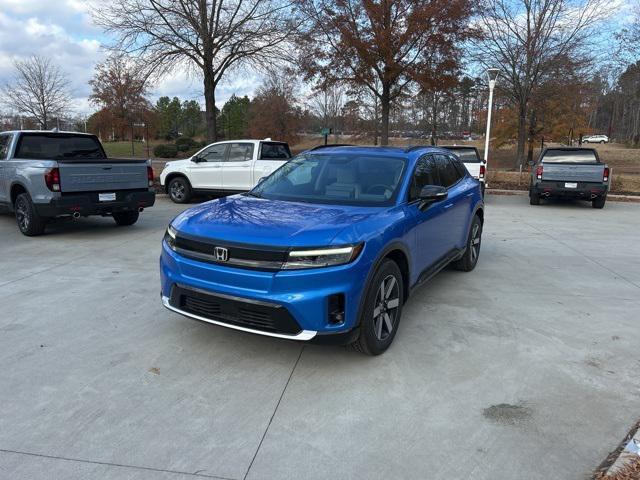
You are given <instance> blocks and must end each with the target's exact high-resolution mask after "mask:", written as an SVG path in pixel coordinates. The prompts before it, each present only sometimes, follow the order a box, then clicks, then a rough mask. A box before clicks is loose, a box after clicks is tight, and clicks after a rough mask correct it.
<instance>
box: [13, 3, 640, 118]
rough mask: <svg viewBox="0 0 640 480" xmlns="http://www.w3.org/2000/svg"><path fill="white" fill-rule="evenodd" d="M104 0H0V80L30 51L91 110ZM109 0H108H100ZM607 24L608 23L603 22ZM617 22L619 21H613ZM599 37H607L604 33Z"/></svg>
mask: <svg viewBox="0 0 640 480" xmlns="http://www.w3.org/2000/svg"><path fill="white" fill-rule="evenodd" d="M99 1H102V0H0V85H1V84H4V83H5V82H7V81H8V80H9V79H10V78H11V74H12V59H14V58H26V57H28V56H30V55H33V54H38V55H40V56H44V57H48V58H50V59H52V61H53V62H54V63H55V64H57V65H58V66H60V68H61V69H62V70H63V72H64V73H65V74H66V75H67V76H68V78H69V79H70V81H71V86H72V94H73V97H74V99H75V101H74V108H75V113H78V114H87V113H90V112H92V111H94V110H95V108H94V107H93V106H91V105H89V104H88V102H87V97H88V95H89V94H90V93H91V89H90V87H89V85H88V84H87V82H88V80H89V79H90V78H91V76H92V74H93V70H94V66H95V64H96V63H97V62H99V61H101V60H102V59H104V57H105V52H104V51H103V50H102V49H101V45H102V44H104V43H107V42H108V41H109V39H108V38H106V37H105V36H104V34H103V32H102V31H101V30H100V29H99V28H97V27H95V26H94V25H93V24H92V22H91V17H90V15H89V13H88V4H89V3H90V2H99ZM103 1H109V0H103ZM636 1H638V0H611V1H610V2H609V3H608V12H607V13H608V14H609V15H611V16H612V17H617V18H619V19H620V18H621V19H622V20H621V21H622V22H624V18H625V11H626V12H627V13H628V12H629V10H630V6H631V5H632V4H634V2H636ZM607 23H608V24H609V25H608V26H609V27H611V22H607ZM612 23H614V24H616V25H618V26H619V21H614V22H612ZM604 36H605V38H603V39H602V41H611V37H610V36H609V35H607V34H604ZM258 83H259V78H258V77H257V76H256V75H249V74H247V73H240V74H238V73H232V74H230V75H229V76H228V77H227V78H226V80H225V83H224V84H221V85H219V86H218V90H217V91H216V101H217V103H218V106H219V107H221V106H222V105H223V104H224V102H225V101H226V100H227V99H228V98H229V97H230V96H231V95H232V94H233V93H235V94H236V95H239V96H242V95H249V96H251V95H252V94H253V92H254V90H255V88H256V86H257V84H258ZM202 89H203V87H202V84H201V81H200V79H199V78H197V77H196V78H189V76H188V75H187V74H186V72H175V74H173V75H171V77H170V78H166V79H165V80H163V81H162V82H160V83H158V84H157V85H154V87H153V88H152V89H151V97H152V100H153V101H155V100H156V99H157V98H158V97H160V96H162V95H167V96H171V97H173V96H177V97H179V98H180V99H181V100H197V101H199V102H200V103H201V104H202V103H203V98H202V93H201V92H202Z"/></svg>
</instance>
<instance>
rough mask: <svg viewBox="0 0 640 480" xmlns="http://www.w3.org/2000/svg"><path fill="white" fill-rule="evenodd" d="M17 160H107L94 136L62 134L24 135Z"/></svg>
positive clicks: (22, 135)
mask: <svg viewBox="0 0 640 480" xmlns="http://www.w3.org/2000/svg"><path fill="white" fill-rule="evenodd" d="M15 157H16V158H27V159H35V160H38V159H51V160H59V159H63V158H106V156H105V154H104V150H102V145H100V141H99V140H98V138H97V137H94V136H93V135H76V134H60V133H44V132H43V133H22V134H20V138H19V140H18V146H17V148H16V154H15Z"/></svg>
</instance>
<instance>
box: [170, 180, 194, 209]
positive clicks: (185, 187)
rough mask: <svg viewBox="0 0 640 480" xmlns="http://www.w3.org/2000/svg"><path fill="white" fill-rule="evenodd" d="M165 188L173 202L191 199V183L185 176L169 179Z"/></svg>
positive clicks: (183, 201)
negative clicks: (167, 186)
mask: <svg viewBox="0 0 640 480" xmlns="http://www.w3.org/2000/svg"><path fill="white" fill-rule="evenodd" d="M167 190H168V193H169V198H170V199H171V200H172V201H173V202H174V203H188V202H189V201H190V200H191V184H190V183H189V180H187V179H186V178H185V177H175V178H173V179H171V181H170V182H169V188H168V189H167Z"/></svg>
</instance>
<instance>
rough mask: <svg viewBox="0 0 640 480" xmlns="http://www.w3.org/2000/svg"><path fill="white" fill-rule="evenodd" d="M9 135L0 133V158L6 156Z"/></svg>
mask: <svg viewBox="0 0 640 480" xmlns="http://www.w3.org/2000/svg"><path fill="white" fill-rule="evenodd" d="M10 140H11V136H10V135H0V160H4V159H6V158H7V150H9V141H10Z"/></svg>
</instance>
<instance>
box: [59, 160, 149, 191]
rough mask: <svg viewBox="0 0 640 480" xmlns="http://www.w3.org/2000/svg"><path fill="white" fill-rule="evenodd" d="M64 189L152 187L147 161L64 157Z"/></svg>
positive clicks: (61, 178)
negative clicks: (70, 158)
mask: <svg viewBox="0 0 640 480" xmlns="http://www.w3.org/2000/svg"><path fill="white" fill-rule="evenodd" d="M58 163H59V169H60V189H61V190H62V192H63V193H65V192H66V193H70V192H103V191H116V190H132V189H141V188H148V185H149V184H148V178H147V164H146V162H139V161H138V162H136V161H132V162H122V161H118V162H109V161H108V160H107V161H104V162H96V161H95V160H94V161H93V162H90V161H87V162H86V163H85V162H78V161H74V162H69V163H67V162H65V161H60V162H58Z"/></svg>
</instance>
